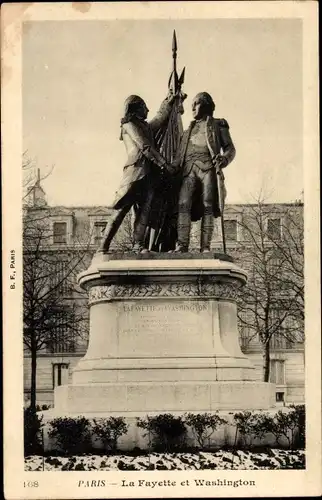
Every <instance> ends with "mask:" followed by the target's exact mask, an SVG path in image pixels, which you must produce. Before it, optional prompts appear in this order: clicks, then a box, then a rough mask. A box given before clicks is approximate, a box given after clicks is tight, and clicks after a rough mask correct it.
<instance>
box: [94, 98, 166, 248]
mask: <svg viewBox="0 0 322 500" xmlns="http://www.w3.org/2000/svg"><path fill="white" fill-rule="evenodd" d="M173 101H174V96H173V94H172V93H171V92H169V94H168V97H167V98H166V99H165V100H164V101H163V103H162V104H161V107H160V110H159V112H158V113H157V115H156V116H155V118H153V119H152V120H151V121H150V122H147V121H146V118H147V115H148V112H149V110H148V108H147V106H146V104H145V102H144V100H143V99H142V98H141V97H139V96H137V95H131V96H130V97H128V98H127V99H126V101H125V111H124V117H123V118H122V120H121V136H120V139H121V140H122V141H123V142H124V145H125V149H126V152H127V160H126V163H125V166H124V171H123V179H122V181H121V186H120V188H119V190H118V191H117V193H116V197H115V200H114V202H113V204H112V206H111V208H113V209H114V213H113V214H112V216H111V218H110V219H109V221H108V223H107V226H106V228H105V231H104V235H103V239H102V243H101V247H100V248H99V250H98V251H100V252H107V251H108V250H109V247H110V244H111V241H112V239H113V238H114V236H115V234H116V232H117V231H118V229H119V227H120V225H121V223H122V221H123V219H124V217H125V216H126V214H127V213H128V212H129V211H130V209H131V208H132V207H133V208H134V211H135V221H134V234H133V239H134V246H133V250H134V251H144V250H145V249H146V229H147V226H148V223H149V216H150V211H151V206H152V203H153V197H154V194H155V189H156V187H157V185H158V179H159V175H160V172H161V171H162V169H164V168H167V167H168V165H167V164H166V160H165V159H164V158H163V156H162V155H161V154H160V153H159V152H158V151H157V149H156V147H155V133H156V132H157V131H158V130H159V129H160V127H161V126H162V125H163V124H165V123H166V122H167V120H168V119H169V115H170V112H171V109H172V106H171V105H172V103H173Z"/></svg>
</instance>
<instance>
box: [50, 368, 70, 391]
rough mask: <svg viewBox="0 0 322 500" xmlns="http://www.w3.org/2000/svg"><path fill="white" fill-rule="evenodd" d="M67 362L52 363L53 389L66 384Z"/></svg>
mask: <svg viewBox="0 0 322 500" xmlns="http://www.w3.org/2000/svg"><path fill="white" fill-rule="evenodd" d="M68 367H69V365H68V363H53V389H55V387H58V386H60V385H66V384H68V378H69V370H68Z"/></svg>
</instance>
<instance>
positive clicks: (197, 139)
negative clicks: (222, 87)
mask: <svg viewBox="0 0 322 500" xmlns="http://www.w3.org/2000/svg"><path fill="white" fill-rule="evenodd" d="M214 110H215V104H214V102H213V100H212V97H211V96H210V95H209V94H208V93H207V92H201V93H199V94H197V95H196V97H195V98H194V100H193V103H192V115H193V118H194V121H192V122H191V124H190V127H189V129H188V130H186V131H185V132H184V134H183V137H182V140H181V143H180V147H179V150H178V153H177V156H176V159H175V161H174V162H173V166H172V167H173V169H174V170H178V169H179V170H180V174H181V175H182V184H181V188H180V194H179V202H178V226H177V229H178V240H177V245H176V249H175V251H176V252H187V251H188V248H189V240H190V229H191V221H197V220H200V219H201V239H200V250H201V252H209V251H210V244H211V239H212V234H213V228H214V217H215V218H216V217H220V215H221V207H220V203H219V192H218V181H219V182H220V183H221V184H223V173H222V169H223V168H224V167H226V166H227V165H228V164H229V163H230V162H231V161H232V160H233V159H234V157H235V153H236V151H235V147H234V144H233V142H232V139H231V137H230V133H229V126H228V123H227V121H226V120H224V119H217V118H213V113H214ZM217 178H218V179H217ZM220 187H221V186H219V188H220Z"/></svg>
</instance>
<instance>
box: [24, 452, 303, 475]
mask: <svg viewBox="0 0 322 500" xmlns="http://www.w3.org/2000/svg"><path fill="white" fill-rule="evenodd" d="M304 468H305V452H304V450H278V449H272V450H267V452H265V453H264V452H261V453H259V452H257V453H256V452H251V451H242V450H233V451H223V450H219V451H216V452H203V451H201V452H199V453H150V454H149V455H139V456H136V457H133V456H129V455H114V456H112V455H111V456H110V455H87V456H85V455H84V456H75V457H51V456H49V457H41V456H39V455H33V456H29V457H26V458H25V471H41V470H45V471H51V470H54V471H59V470H62V471H63V470H86V471H91V470H93V471H94V470H106V471H108V470H156V469H157V470H204V469H253V470H256V469H304Z"/></svg>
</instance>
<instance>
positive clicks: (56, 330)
mask: <svg viewBox="0 0 322 500" xmlns="http://www.w3.org/2000/svg"><path fill="white" fill-rule="evenodd" d="M27 188H28V189H31V188H32V186H30V185H29V186H27ZM51 210H52V209H51V208H50V207H48V206H47V205H45V204H41V205H36V206H29V205H27V206H25V207H24V212H23V213H24V216H23V325H24V328H23V343H24V346H25V348H27V349H28V351H29V352H30V356H31V388H30V400H31V403H30V404H31V407H32V408H33V409H35V408H36V380H37V379H36V374H37V357H38V354H39V353H40V351H42V350H44V349H46V350H49V351H50V352H54V351H55V349H56V348H57V346H58V349H59V350H60V352H62V351H66V352H70V351H72V350H73V349H74V347H75V345H76V341H77V340H78V341H79V339H80V338H84V337H85V336H86V335H87V321H86V317H87V307H86V295H85V293H84V292H82V291H81V290H80V289H79V288H78V287H77V285H76V276H77V274H78V273H79V272H80V271H82V270H83V269H85V268H86V267H87V266H88V263H89V260H90V257H91V255H92V252H91V249H90V241H91V235H87V237H86V241H76V239H75V238H74V239H73V241H72V243H71V244H69V245H67V244H61V245H59V244H58V245H54V244H53V225H52V223H51Z"/></svg>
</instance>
